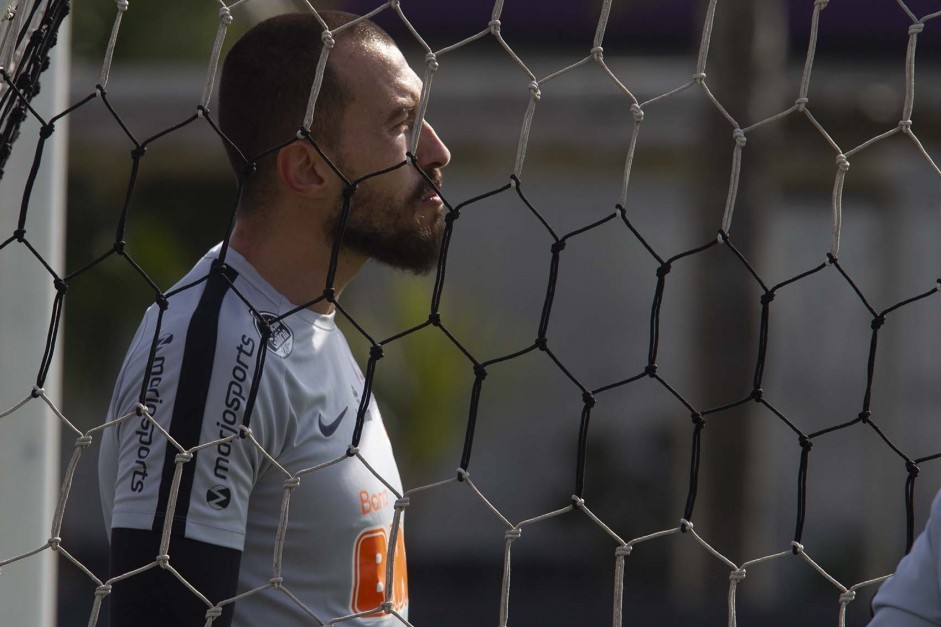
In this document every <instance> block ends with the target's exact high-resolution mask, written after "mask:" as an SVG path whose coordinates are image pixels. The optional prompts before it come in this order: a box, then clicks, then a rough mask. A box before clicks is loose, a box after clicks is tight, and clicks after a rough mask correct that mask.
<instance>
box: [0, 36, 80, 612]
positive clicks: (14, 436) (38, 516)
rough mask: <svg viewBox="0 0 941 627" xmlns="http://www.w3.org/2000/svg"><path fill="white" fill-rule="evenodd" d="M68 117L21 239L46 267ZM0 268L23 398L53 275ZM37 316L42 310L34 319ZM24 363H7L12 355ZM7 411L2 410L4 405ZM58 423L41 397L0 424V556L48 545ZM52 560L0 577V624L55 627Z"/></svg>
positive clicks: (15, 173) (34, 126) (41, 97)
mask: <svg viewBox="0 0 941 627" xmlns="http://www.w3.org/2000/svg"><path fill="white" fill-rule="evenodd" d="M69 35H70V30H69V22H68V20H66V21H65V22H64V23H63V25H62V27H61V28H60V29H59V34H58V44H57V45H56V46H55V47H54V48H53V49H52V52H51V55H50V60H51V65H50V68H49V70H47V71H46V72H44V73H43V74H42V77H41V79H40V83H41V85H42V89H41V90H40V92H39V94H38V95H37V96H36V98H34V99H33V102H32V106H33V107H34V108H35V109H36V110H37V111H39V112H40V113H41V114H43V115H49V116H51V115H53V114H55V113H57V112H59V111H62V110H63V109H65V108H66V107H67V106H68V104H67V103H68V90H69V60H70V52H69V43H70V36H69ZM66 124H67V122H66V119H62V120H59V121H57V123H56V132H55V133H53V135H52V136H51V137H50V138H49V140H48V142H47V146H46V147H45V149H44V151H43V159H42V165H41V167H40V170H39V174H38V177H37V178H36V184H35V187H34V191H33V194H32V199H31V201H30V211H29V217H28V220H27V225H26V228H27V233H28V236H29V240H30V243H31V244H32V245H33V246H34V247H35V248H36V249H37V251H38V252H39V253H40V254H41V255H42V256H43V257H44V258H45V259H46V260H47V261H48V262H49V263H50V264H51V265H52V266H53V267H56V268H61V267H63V265H64V260H65V179H66V176H65V174H66V144H67V139H68V137H67V131H66ZM38 139H39V124H38V122H37V121H36V120H35V118H33V117H32V116H28V117H27V119H26V121H25V122H24V123H23V125H22V127H21V132H20V137H19V139H18V140H17V142H16V144H15V149H14V150H13V152H12V154H11V156H10V159H9V161H8V162H7V164H6V168H5V175H4V181H3V194H2V195H0V232H3V233H5V234H9V233H12V232H13V231H14V230H15V229H16V220H17V216H18V215H19V207H20V203H21V201H22V198H23V187H24V184H25V183H26V180H27V177H28V174H29V171H30V168H31V166H32V161H33V156H34V153H35V147H36V143H37V140H38ZM9 248H10V249H9V250H5V251H4V254H3V257H2V261H0V289H2V290H3V291H4V292H5V293H6V294H8V295H12V297H9V296H8V297H4V298H0V356H3V358H0V398H3V399H12V398H17V397H22V396H23V392H24V390H29V389H30V386H31V385H33V384H35V379H36V372H37V371H38V368H39V363H38V362H36V357H37V355H36V352H35V347H36V346H37V345H38V346H42V345H43V344H44V343H45V337H46V333H47V332H48V328H49V317H48V312H51V311H52V303H53V298H54V297H55V289H53V287H52V278H51V277H50V276H49V274H48V273H47V272H46V270H45V269H44V268H43V267H42V265H40V264H39V263H38V262H37V261H36V259H35V258H34V257H32V256H31V255H30V254H29V253H28V251H27V250H26V249H25V247H22V246H11V247H9ZM38 312H43V313H42V314H39V313H38ZM13 355H15V356H19V357H23V359H12V358H8V357H9V356H13ZM61 374H62V373H61V351H59V352H58V354H57V355H56V356H55V360H54V361H53V363H52V365H51V368H50V370H49V375H48V377H47V379H46V386H45V387H46V389H47V392H46V393H47V395H48V396H49V398H50V400H52V402H53V403H55V404H57V405H58V404H59V403H60V402H61V398H60V397H61V389H62V386H61V384H60V381H61ZM4 409H6V408H4ZM59 438H60V429H59V421H58V419H57V417H56V416H55V414H54V413H53V412H52V410H51V409H50V408H49V406H48V405H47V404H45V403H43V402H41V401H40V400H38V399H34V400H33V401H32V402H30V403H27V404H26V406H24V407H22V408H21V409H19V410H18V411H17V412H16V413H14V414H12V415H10V416H8V417H7V418H6V419H5V420H4V425H3V437H2V438H0V494H3V495H4V498H5V499H8V500H6V503H7V504H8V505H9V504H15V506H7V507H0V530H2V533H0V557H3V558H6V557H10V556H12V555H18V554H20V553H23V552H25V551H27V550H31V549H35V548H37V547H39V546H41V545H42V544H43V543H45V542H47V541H48V540H49V533H50V529H51V524H52V518H53V511H54V508H55V504H56V500H57V499H56V493H57V491H58V486H59V448H60V447H59ZM56 560H57V556H56V554H55V553H53V552H52V551H48V550H47V551H43V552H42V553H41V554H40V555H36V556H33V557H32V558H30V559H25V560H20V561H18V562H16V563H13V564H10V565H8V566H6V567H5V568H3V569H2V570H0V579H2V581H3V585H0V608H3V609H2V613H3V619H2V620H3V623H4V624H5V625H17V626H18V627H52V626H53V625H55V624H56V596H57V595H56Z"/></svg>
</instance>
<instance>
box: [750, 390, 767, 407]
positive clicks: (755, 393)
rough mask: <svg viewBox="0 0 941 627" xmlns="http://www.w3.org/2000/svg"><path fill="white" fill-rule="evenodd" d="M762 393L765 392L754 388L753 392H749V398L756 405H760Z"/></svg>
mask: <svg viewBox="0 0 941 627" xmlns="http://www.w3.org/2000/svg"><path fill="white" fill-rule="evenodd" d="M764 393H765V391H764V390H762V389H761V388H755V389H754V390H752V391H751V398H752V400H753V401H755V402H756V403H760V402H761V399H762V397H763V396H764Z"/></svg>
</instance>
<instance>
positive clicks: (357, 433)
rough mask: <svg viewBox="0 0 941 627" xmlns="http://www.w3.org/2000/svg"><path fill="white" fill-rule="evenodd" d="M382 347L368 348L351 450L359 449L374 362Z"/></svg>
mask: <svg viewBox="0 0 941 627" xmlns="http://www.w3.org/2000/svg"><path fill="white" fill-rule="evenodd" d="M382 356H383V351H382V346H380V345H379V344H373V345H372V346H371V347H370V348H369V362H368V363H367V364H366V374H365V381H364V382H363V396H362V398H360V399H359V409H358V410H357V411H356V426H355V427H354V428H353V440H352V442H351V443H350V444H351V446H352V447H353V448H357V447H359V440H360V438H361V437H362V435H363V425H364V424H366V410H367V409H369V399H370V398H371V397H372V383H373V379H374V378H375V376H376V362H378V361H379V360H380V359H382Z"/></svg>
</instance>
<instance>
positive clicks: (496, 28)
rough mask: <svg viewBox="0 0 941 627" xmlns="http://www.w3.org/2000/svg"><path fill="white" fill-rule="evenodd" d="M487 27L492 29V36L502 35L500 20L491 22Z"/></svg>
mask: <svg viewBox="0 0 941 627" xmlns="http://www.w3.org/2000/svg"><path fill="white" fill-rule="evenodd" d="M487 26H488V27H490V34H491V35H499V34H500V20H490V22H489V23H488V24H487Z"/></svg>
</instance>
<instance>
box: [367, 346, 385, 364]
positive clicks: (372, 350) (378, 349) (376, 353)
mask: <svg viewBox="0 0 941 627" xmlns="http://www.w3.org/2000/svg"><path fill="white" fill-rule="evenodd" d="M383 355H384V353H383V351H382V344H375V345H373V346H371V347H369V358H370V359H375V360H376V361H378V360H380V359H382V356H383Z"/></svg>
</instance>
